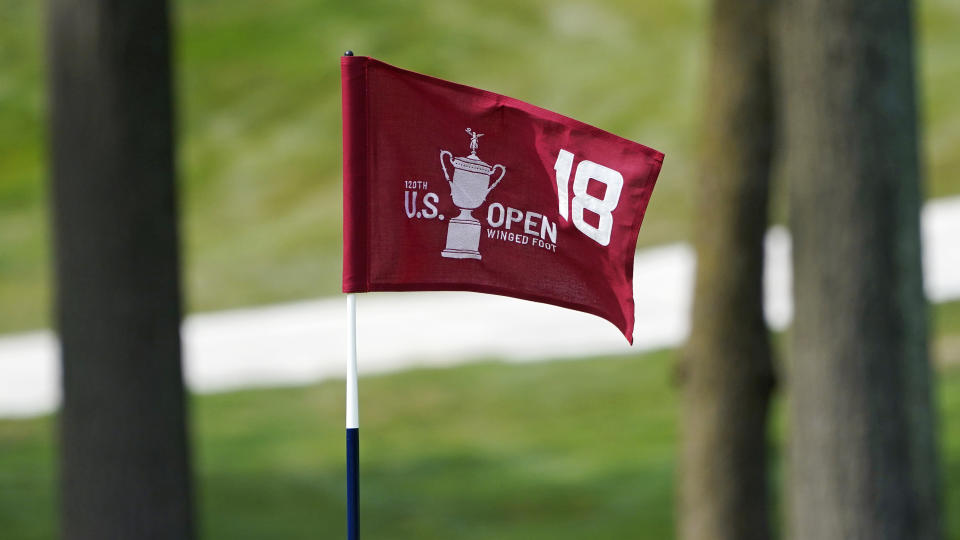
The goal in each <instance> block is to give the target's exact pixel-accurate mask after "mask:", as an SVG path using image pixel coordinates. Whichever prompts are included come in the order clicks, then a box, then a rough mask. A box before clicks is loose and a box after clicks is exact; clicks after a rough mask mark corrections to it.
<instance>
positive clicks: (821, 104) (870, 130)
mask: <svg viewBox="0 0 960 540" xmlns="http://www.w3.org/2000/svg"><path fill="white" fill-rule="evenodd" d="M782 7H783V10H782V11H781V13H780V21H779V25H778V26H779V29H780V30H781V32H782V34H781V35H782V37H781V42H780V45H779V48H778V49H779V50H778V57H779V61H780V66H782V86H783V91H784V92H783V95H784V122H783V125H784V126H785V131H784V134H785V144H784V147H785V148H787V149H788V153H787V156H786V157H787V162H786V174H787V176H788V180H789V182H790V212H791V228H792V230H793V253H794V263H793V264H794V297H795V302H796V319H795V323H794V332H793V337H792V343H791V349H792V354H791V358H792V359H791V366H790V393H789V394H790V403H789V410H790V426H791V434H790V473H791V478H792V480H791V482H790V484H789V486H790V492H789V500H790V513H789V529H790V532H791V534H792V537H793V538H796V539H797V540H805V539H808V538H816V539H818V540H833V539H836V540H841V539H842V540H851V539H870V540H884V539H904V540H906V539H910V540H918V539H919V540H926V539H937V538H940V537H941V531H940V522H939V510H938V508H939V507H938V489H937V480H936V478H937V475H936V470H937V466H936V463H937V460H936V452H935V445H934V426H935V422H934V416H933V409H932V407H931V403H932V400H931V384H930V379H931V373H930V363H929V359H928V352H927V341H926V340H927V328H926V307H925V299H924V296H923V287H922V273H921V262H920V232H919V231H920V229H919V208H920V194H919V164H918V163H919V159H918V135H917V112H916V97H915V83H914V76H915V74H914V50H913V34H912V24H913V23H912V13H911V5H910V2H906V1H901V0H784V2H783V3H782Z"/></svg>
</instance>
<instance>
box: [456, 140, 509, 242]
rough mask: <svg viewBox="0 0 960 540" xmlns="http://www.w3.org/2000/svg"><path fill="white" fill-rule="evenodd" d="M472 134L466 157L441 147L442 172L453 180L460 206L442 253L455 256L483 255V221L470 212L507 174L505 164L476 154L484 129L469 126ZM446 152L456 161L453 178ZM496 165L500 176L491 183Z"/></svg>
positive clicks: (457, 204) (481, 202)
mask: <svg viewBox="0 0 960 540" xmlns="http://www.w3.org/2000/svg"><path fill="white" fill-rule="evenodd" d="M466 132H467V134H468V135H470V155H469V156H465V157H456V158H455V157H453V153H451V152H449V151H447V150H440V167H442V168H443V176H444V177H445V178H446V179H447V182H448V183H449V184H450V196H451V198H452V199H453V204H455V205H456V206H457V207H458V208H459V209H460V215H458V216H457V217H455V218H453V219H451V220H450V224H449V225H448V226H447V247H446V249H444V250H443V252H442V253H441V255H443V256H444V257H448V258H452V259H478V260H479V259H480V258H481V257H480V251H479V249H478V248H479V247H480V232H481V225H480V222H479V221H478V220H477V218H475V217H473V216H472V215H471V214H470V212H471V210H474V209H475V208H477V207H478V206H480V205H481V204H483V202H484V201H485V200H486V199H487V195H488V194H489V193H490V192H491V191H493V188H495V187H497V184H499V183H500V181H501V180H503V177H504V175H506V174H507V168H506V167H504V166H503V165H494V166H492V167H491V166H490V165H489V164H487V163H484V162H483V160H481V159H480V158H479V157H478V156H477V148H478V147H479V144H478V142H479V141H477V139H479V138H480V137H483V133H477V132H475V131H473V130H472V129H470V128H467V129H466ZM444 155H446V156H447V159H448V160H449V161H450V164H451V165H453V178H452V179H451V178H450V175H449V173H448V172H447V164H446V163H445V162H444V159H443V157H444ZM497 169H500V171H501V172H500V176H499V177H498V178H497V179H496V180H495V181H494V182H493V185H491V184H490V176H491V175H492V174H493V172H494V171H495V170H497Z"/></svg>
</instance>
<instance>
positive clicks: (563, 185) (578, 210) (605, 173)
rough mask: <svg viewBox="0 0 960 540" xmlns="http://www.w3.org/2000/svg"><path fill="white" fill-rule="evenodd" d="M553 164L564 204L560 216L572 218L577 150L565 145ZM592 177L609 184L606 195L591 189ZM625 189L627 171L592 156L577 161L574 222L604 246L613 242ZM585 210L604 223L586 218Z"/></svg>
mask: <svg viewBox="0 0 960 540" xmlns="http://www.w3.org/2000/svg"><path fill="white" fill-rule="evenodd" d="M553 168H554V170H556V172H557V202H558V204H559V205H560V217H562V218H563V219H569V213H568V207H569V206H571V202H570V200H569V198H570V195H569V193H568V191H567V184H568V183H569V182H570V169H572V168H573V154H572V153H571V152H568V151H566V150H563V149H561V150H560V154H559V155H558V156H557V162H556V163H555V164H554V165H553ZM590 180H596V181H597V182H600V183H601V184H603V185H604V186H606V191H605V192H604V194H603V198H602V199H598V198H596V197H594V196H593V195H590V194H589V193H587V185H588V184H589V183H590ZM622 189H623V175H622V174H620V173H619V172H618V171H615V170H613V169H611V168H609V167H604V166H603V165H600V164H599V163H594V162H592V161H588V160H583V161H581V162H580V163H579V164H578V165H577V174H576V176H574V178H573V203H572V210H573V224H574V225H575V226H576V227H577V229H579V230H580V232H582V233H583V234H585V235H587V236H588V237H590V238H592V239H593V240H594V241H595V242H596V243H598V244H600V245H601V246H606V245H609V244H610V233H611V232H612V231H613V210H614V209H615V208H616V207H617V204H618V203H619V202H620V191H621V190H622ZM584 210H589V211H591V212H593V213H594V214H596V215H597V216H599V217H600V223H599V224H598V225H597V226H596V227H594V226H593V225H591V224H589V223H587V222H586V221H584V219H583V211H584Z"/></svg>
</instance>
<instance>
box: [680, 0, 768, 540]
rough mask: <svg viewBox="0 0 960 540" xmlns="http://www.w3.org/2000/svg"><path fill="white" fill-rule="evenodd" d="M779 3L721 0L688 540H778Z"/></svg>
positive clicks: (702, 223) (710, 107) (691, 403)
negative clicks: (769, 277)
mask: <svg viewBox="0 0 960 540" xmlns="http://www.w3.org/2000/svg"><path fill="white" fill-rule="evenodd" d="M769 11H770V3H769V2H768V1H766V0H742V1H741V0H716V1H715V2H714V4H713V19H712V35H711V48H710V60H709V61H710V64H709V72H708V81H707V102H706V104H705V106H706V107H705V112H706V117H705V122H704V131H703V133H704V136H705V137H704V140H703V158H702V163H701V167H702V171H701V181H700V185H699V187H698V190H697V198H698V201H697V222H696V229H695V234H696V237H695V243H696V251H697V276H696V288H695V293H694V303H693V327H692V331H691V336H690V340H689V342H688V343H687V346H686V349H685V351H684V357H683V364H682V365H681V366H680V369H681V372H680V373H681V377H682V384H683V455H682V464H681V467H682V471H681V474H682V482H681V487H680V509H679V510H680V511H679V520H680V521H679V531H680V537H681V538H684V539H686V540H708V539H729V540H750V539H757V540H764V539H767V538H769V537H770V519H769V510H770V504H769V502H768V491H769V490H768V480H767V470H766V465H767V455H766V454H767V452H766V449H767V438H766V437H767V416H768V406H769V402H770V396H771V393H772V390H773V387H774V373H773V366H772V360H771V352H770V342H769V336H768V331H767V326H766V323H765V321H764V315H763V239H764V233H765V232H766V227H767V200H768V191H769V183H770V182H769V181H770V168H771V154H772V145H773V142H772V141H773V105H772V90H771V77H772V76H771V70H770V43H769V41H770V36H769V32H768V30H769V25H770V22H771V21H770V14H769Z"/></svg>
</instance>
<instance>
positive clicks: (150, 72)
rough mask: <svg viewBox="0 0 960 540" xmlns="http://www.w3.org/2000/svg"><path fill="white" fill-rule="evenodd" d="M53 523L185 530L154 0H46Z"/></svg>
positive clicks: (186, 490) (181, 413)
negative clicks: (56, 516) (56, 493)
mask: <svg viewBox="0 0 960 540" xmlns="http://www.w3.org/2000/svg"><path fill="white" fill-rule="evenodd" d="M49 6H50V28H49V32H50V33H49V41H48V45H49V47H48V50H49V54H50V72H49V76H50V83H51V84H50V88H51V90H50V92H51V93H50V105H51V126H50V127H51V129H50V133H51V139H52V148H51V157H52V186H51V187H52V190H51V191H52V204H53V221H54V232H55V242H56V246H55V247H56V286H57V306H56V307H57V309H56V311H57V313H56V318H57V325H58V330H59V333H60V338H61V345H62V352H61V355H62V364H63V378H62V384H63V409H62V413H61V419H60V459H61V481H60V482H61V525H60V526H61V531H62V537H63V538H65V539H84V540H86V539H91V540H93V539H96V540H101V539H107V538H137V539H189V538H192V536H193V532H192V528H193V526H192V515H191V490H190V468H189V459H188V450H187V432H186V426H185V405H184V391H183V381H182V373H181V366H180V338H179V325H180V289H179V260H178V244H177V214H176V196H175V191H174V150H173V104H172V95H171V68H170V36H169V27H168V16H167V5H166V2H164V1H163V0H151V1H137V2H129V1H123V0H112V1H108V0H51V2H50V4H49Z"/></svg>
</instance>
